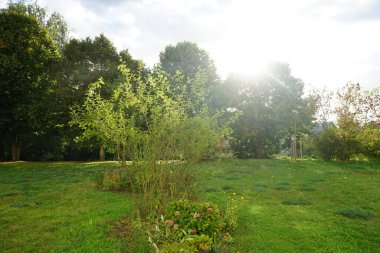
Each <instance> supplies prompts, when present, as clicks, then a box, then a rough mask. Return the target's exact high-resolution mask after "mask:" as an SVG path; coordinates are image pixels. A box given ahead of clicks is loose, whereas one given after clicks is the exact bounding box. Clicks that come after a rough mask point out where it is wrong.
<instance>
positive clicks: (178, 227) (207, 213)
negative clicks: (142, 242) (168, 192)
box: [149, 200, 236, 252]
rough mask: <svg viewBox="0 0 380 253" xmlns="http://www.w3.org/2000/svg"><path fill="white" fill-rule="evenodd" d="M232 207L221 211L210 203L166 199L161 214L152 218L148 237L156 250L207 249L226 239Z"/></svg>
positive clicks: (231, 218)
mask: <svg viewBox="0 0 380 253" xmlns="http://www.w3.org/2000/svg"><path fill="white" fill-rule="evenodd" d="M232 213H236V212H235V211H234V209H233V208H232V209H231V208H227V210H226V211H225V213H222V211H221V210H220V209H219V207H218V206H217V205H215V204H212V203H202V202H194V201H189V200H181V201H176V202H172V203H170V204H169V205H168V206H167V208H166V210H165V213H164V215H163V216H162V217H161V218H160V219H159V220H158V221H155V222H153V224H152V225H151V226H152V227H153V228H152V229H151V232H150V233H149V234H150V237H149V240H150V242H151V244H152V245H153V246H154V247H156V248H157V249H158V250H159V252H175V251H173V250H174V249H175V248H176V249H177V251H176V252H178V250H179V249H183V250H185V252H210V250H211V249H212V248H213V246H214V245H215V246H217V245H218V246H221V244H222V242H223V241H227V240H230V239H231V238H230V236H229V233H228V232H227V231H231V229H232V224H235V223H236V219H235V217H236V216H234V215H233V214H232Z"/></svg>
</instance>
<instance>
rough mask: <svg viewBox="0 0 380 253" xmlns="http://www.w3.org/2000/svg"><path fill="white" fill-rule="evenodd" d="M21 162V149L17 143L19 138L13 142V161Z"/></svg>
mask: <svg viewBox="0 0 380 253" xmlns="http://www.w3.org/2000/svg"><path fill="white" fill-rule="evenodd" d="M18 160H20V147H19V145H18V142H17V138H15V139H14V140H12V161H18Z"/></svg>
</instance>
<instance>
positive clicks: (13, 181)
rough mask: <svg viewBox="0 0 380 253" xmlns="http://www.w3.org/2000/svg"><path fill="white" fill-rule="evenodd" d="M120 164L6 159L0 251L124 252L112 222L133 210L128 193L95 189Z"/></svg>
mask: <svg viewBox="0 0 380 253" xmlns="http://www.w3.org/2000/svg"><path fill="white" fill-rule="evenodd" d="M115 166H117V165H116V163H1V164H0V252H51V251H53V252H119V251H123V247H125V246H124V244H123V243H122V242H121V241H120V240H117V239H115V238H112V237H108V236H107V232H108V231H109V230H110V228H111V226H110V225H109V223H108V221H112V220H116V219H119V218H120V217H122V216H125V214H127V213H129V212H130V211H131V209H132V208H133V203H132V201H131V200H130V199H129V198H128V197H127V196H126V195H123V194H117V193H111V192H102V191H99V190H97V189H95V181H96V176H97V173H99V172H100V171H102V170H104V169H109V168H112V167H115Z"/></svg>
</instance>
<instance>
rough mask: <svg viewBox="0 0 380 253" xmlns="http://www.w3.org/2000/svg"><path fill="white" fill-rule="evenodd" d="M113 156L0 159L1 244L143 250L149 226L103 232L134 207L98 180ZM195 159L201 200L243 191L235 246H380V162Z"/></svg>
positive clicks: (12, 248) (11, 248)
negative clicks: (117, 234)
mask: <svg viewBox="0 0 380 253" xmlns="http://www.w3.org/2000/svg"><path fill="white" fill-rule="evenodd" d="M115 166H117V164H116V163H0V252H146V251H147V242H146V240H145V238H144V237H143V236H132V238H133V240H134V241H132V242H131V243H129V244H127V243H124V242H123V241H121V240H118V239H114V238H112V237H109V236H108V235H107V234H108V233H109V231H110V230H111V228H112V227H111V225H110V222H112V221H116V220H119V219H122V218H123V217H125V216H126V215H128V214H130V212H131V210H132V209H133V201H132V200H131V198H129V197H128V195H126V194H120V193H111V192H102V191H99V190H97V189H96V188H95V180H96V176H97V174H98V173H100V171H102V170H105V169H110V168H114V167H115ZM194 167H195V170H196V176H197V183H196V188H195V189H196V194H197V196H198V197H199V198H200V199H201V200H205V201H213V202H217V203H219V204H220V205H221V206H222V207H223V206H225V205H226V199H227V198H231V197H234V198H236V199H239V201H238V202H236V205H238V206H239V210H240V211H239V221H238V228H237V229H236V231H235V233H234V235H233V237H234V239H235V243H234V244H233V248H234V250H235V252H236V251H239V252H241V253H242V252H380V163H374V162H372V163H364V162H361V163H359V162H353V163H338V162H336V163H335V162H334V163H324V162H321V161H305V162H304V163H302V164H301V163H297V164H292V163H290V162H289V161H285V160H237V159H229V160H220V161H216V162H207V163H201V164H197V165H195V166H194ZM234 193H235V194H236V195H233V194H234ZM241 197H244V200H241ZM131 245H133V246H134V247H131Z"/></svg>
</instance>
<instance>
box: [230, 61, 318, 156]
mask: <svg viewBox="0 0 380 253" xmlns="http://www.w3.org/2000/svg"><path fill="white" fill-rule="evenodd" d="M226 83H227V84H228V83H230V86H231V85H233V86H234V87H235V93H234V94H232V95H231V97H232V98H233V100H232V103H230V107H231V109H230V110H236V111H238V112H240V116H239V118H238V119H237V121H236V122H235V123H234V125H233V141H232V146H233V148H234V150H235V152H236V153H237V155H238V156H240V157H252V158H267V157H269V156H270V155H272V154H274V153H276V152H278V151H279V150H280V149H282V148H286V146H288V145H289V140H290V136H291V134H293V133H294V131H297V133H298V134H299V133H302V132H307V131H308V130H309V129H310V128H311V127H312V120H313V115H314V113H315V112H314V108H315V106H314V101H313V99H309V98H304V97H303V96H304V93H303V82H302V81H301V80H300V79H297V78H295V77H294V76H293V75H292V74H291V71H290V68H289V66H288V65H286V64H282V63H274V64H271V65H270V66H268V69H267V71H266V72H265V73H264V74H262V75H261V76H259V77H257V78H256V79H253V80H242V79H239V78H230V79H227V80H226ZM225 85H226V84H225ZM295 128H296V130H295ZM284 145H285V147H284Z"/></svg>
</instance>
